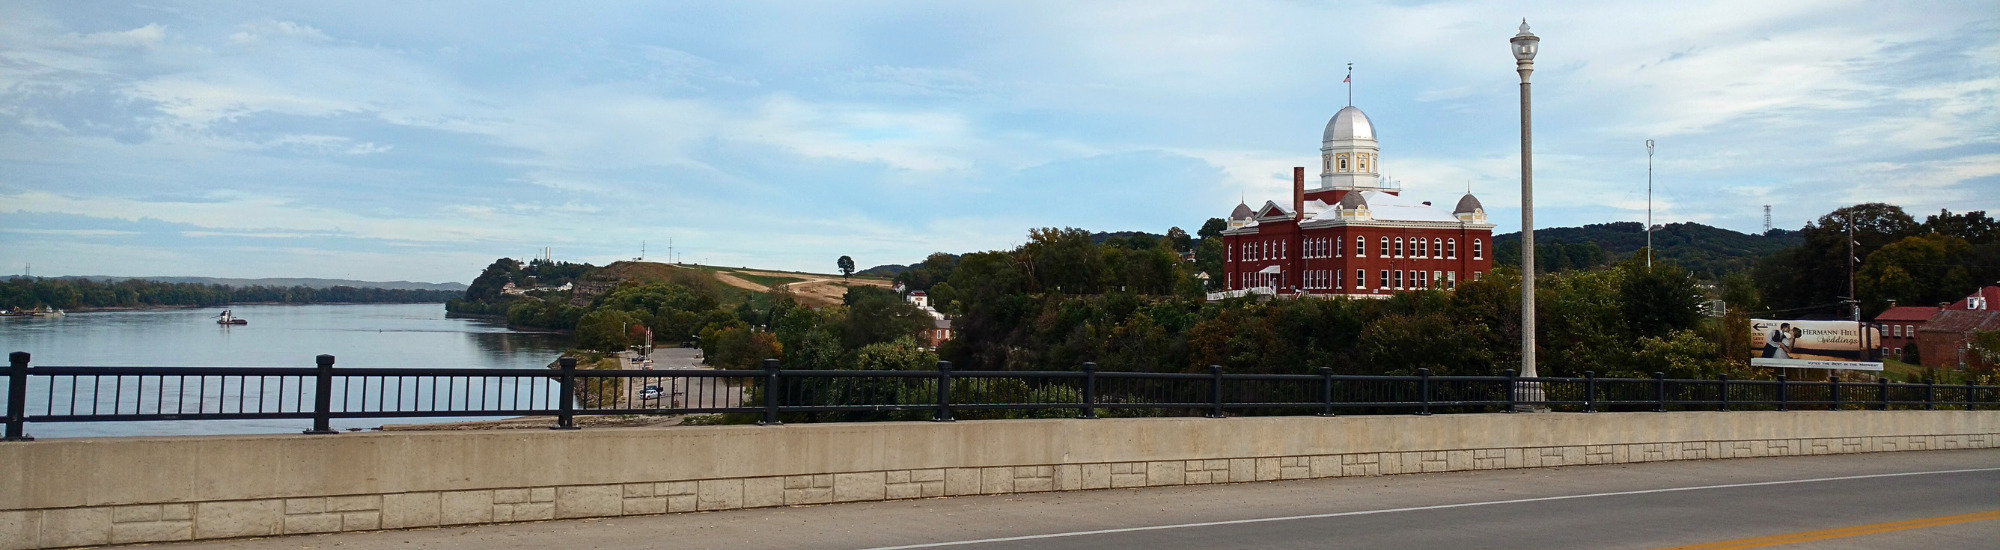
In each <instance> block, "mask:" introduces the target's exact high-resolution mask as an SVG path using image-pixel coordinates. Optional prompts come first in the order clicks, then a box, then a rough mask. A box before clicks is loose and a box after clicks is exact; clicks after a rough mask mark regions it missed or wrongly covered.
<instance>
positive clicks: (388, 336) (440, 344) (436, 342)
mask: <svg viewBox="0 0 2000 550" xmlns="http://www.w3.org/2000/svg"><path fill="white" fill-rule="evenodd" d="M230 309H231V310H232V311H233V312H234V314H235V315H236V316H238V317H241V318H243V319H245V320H248V321H249V323H250V324H248V325H241V326H225V325H217V324H216V323H215V317H216V315H217V314H219V313H220V312H221V311H222V309H221V308H208V309H167V310H148V311H109V312H91V313H72V314H70V315H69V316H67V317H62V318H55V319H46V318H43V319H29V318H18V317H9V318H0V352H14V351H25V352H28V353H30V354H33V359H32V364H34V365H37V366H178V367H253V366H254V367H311V366H313V357H314V356H316V355H319V354H330V355H333V356H334V357H335V365H336V367H427V368H464V369H512V368H541V367H544V366H546V365H548V364H549V362H551V361H554V360H555V358H556V357H557V356H558V355H560V354H561V353H562V351H563V350H564V349H566V348H568V347H569V345H570V338H569V337H568V336H564V335H557V334H546V333H532V332H520V331H514V330H510V329H508V328H507V327H506V326H505V325H504V324H503V323H495V322H491V321H484V320H473V319H450V318H446V317H445V313H444V305H443V304H360V305H268V306H254V305H246V306H234V307H232V308H230ZM37 380H39V379H37ZM0 391H4V390H0ZM47 392H48V387H47V386H46V385H44V384H36V385H35V386H31V387H30V388H29V392H28V396H29V401H30V407H29V410H30V415H33V414H34V410H35V409H36V408H37V406H38V403H46V402H47V401H48V399H47V398H46V394H47ZM57 393H62V392H57ZM58 398H60V396H58ZM452 420H465V419H462V418H436V419H355V420H340V419H336V420H335V421H334V427H335V428H336V429H346V428H370V427H375V426H380V425H382V424H385V423H391V424H398V423H411V422H436V421H452ZM309 427H311V421H310V420H289V419H288V420H200V421H152V422H88V423H30V424H29V425H28V434H29V435H32V436H34V437H38V438H40V437H91V436H124V435H191V434H230V433H298V432H299V431H300V430H304V429H306V428H309Z"/></svg>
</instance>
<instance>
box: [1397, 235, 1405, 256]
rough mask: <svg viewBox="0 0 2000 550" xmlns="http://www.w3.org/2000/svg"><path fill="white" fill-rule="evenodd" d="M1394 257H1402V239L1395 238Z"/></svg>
mask: <svg viewBox="0 0 2000 550" xmlns="http://www.w3.org/2000/svg"><path fill="white" fill-rule="evenodd" d="M1396 257H1398V258H1401V257H1403V238H1402V237H1396Z"/></svg>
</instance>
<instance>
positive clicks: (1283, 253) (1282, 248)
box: [1278, 242, 1292, 260]
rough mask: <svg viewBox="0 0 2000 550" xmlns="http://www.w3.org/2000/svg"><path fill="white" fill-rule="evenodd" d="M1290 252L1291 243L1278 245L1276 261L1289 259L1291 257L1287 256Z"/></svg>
mask: <svg viewBox="0 0 2000 550" xmlns="http://www.w3.org/2000/svg"><path fill="white" fill-rule="evenodd" d="M1291 250H1292V243H1290V242H1282V243H1278V259H1280V260H1282V259H1285V258H1290V257H1291V256H1288V254H1291Z"/></svg>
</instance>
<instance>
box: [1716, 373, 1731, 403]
mask: <svg viewBox="0 0 2000 550" xmlns="http://www.w3.org/2000/svg"><path fill="white" fill-rule="evenodd" d="M1715 379H1716V381H1717V382H1718V385H1720V386H1721V387H1720V388H1718V389H1717V390H1716V392H1715V393H1716V397H1717V400H1718V401H1720V402H1721V403H1720V405H1721V406H1719V407H1716V408H1715V410H1716V411H1719V412H1729V375H1728V374H1718V375H1716V376H1715Z"/></svg>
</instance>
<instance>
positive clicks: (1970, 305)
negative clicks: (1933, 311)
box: [1944, 286, 2000, 311]
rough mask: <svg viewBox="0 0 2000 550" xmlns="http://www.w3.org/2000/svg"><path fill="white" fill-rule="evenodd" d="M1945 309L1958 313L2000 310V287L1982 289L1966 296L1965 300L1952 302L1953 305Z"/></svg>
mask: <svg viewBox="0 0 2000 550" xmlns="http://www.w3.org/2000/svg"><path fill="white" fill-rule="evenodd" d="M1944 309H1949V310H1957V311H1987V310H1995V309H2000V286H1989V287H1985V288H1981V289H1979V290H1975V291H1973V292H1972V294H1971V295H1970V296H1966V297H1965V298H1963V299H1960V300H1959V301H1956V302H1952V303H1951V305H1948V306H1944Z"/></svg>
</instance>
